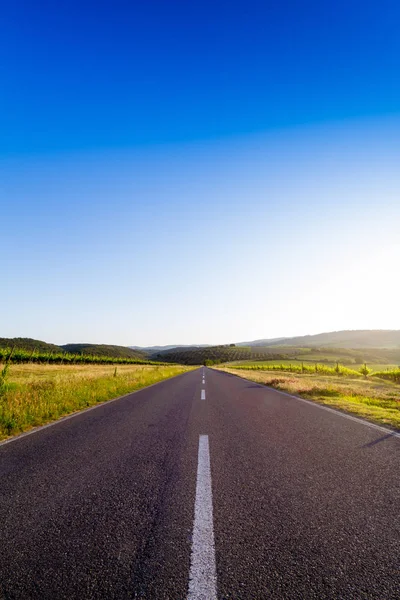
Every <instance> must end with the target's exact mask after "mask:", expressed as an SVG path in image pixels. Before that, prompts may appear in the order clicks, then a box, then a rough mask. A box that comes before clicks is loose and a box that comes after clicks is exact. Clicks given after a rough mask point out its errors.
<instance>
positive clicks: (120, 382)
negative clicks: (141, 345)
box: [0, 364, 190, 440]
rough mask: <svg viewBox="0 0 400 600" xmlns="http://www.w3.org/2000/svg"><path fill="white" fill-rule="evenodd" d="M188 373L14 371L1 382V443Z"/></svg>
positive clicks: (28, 367)
mask: <svg viewBox="0 0 400 600" xmlns="http://www.w3.org/2000/svg"><path fill="white" fill-rule="evenodd" d="M188 370H190V369H189V368H188V367H184V366H178V365H168V366H155V365H140V366H139V365H118V366H117V367H115V366H107V365H75V366H73V365H63V366H60V365H41V364H20V365H11V366H10V367H9V371H8V373H7V374H6V376H5V377H4V378H3V379H2V378H1V376H0V440H1V439H5V438H7V437H8V436H11V435H16V434H18V433H21V432H22V431H26V430H28V429H30V428H32V427H35V426H37V425H43V424H44V423H48V422H50V421H54V420H56V419H58V418H60V417H62V416H64V415H67V414H69V413H72V412H76V411H79V410H82V409H84V408H87V407H88V406H92V405H94V404H98V403H99V402H104V401H106V400H110V399H111V398H116V397H118V396H122V395H123V394H127V393H128V392H132V391H134V390H138V389H140V388H142V387H145V386H147V385H150V384H152V383H156V382H158V381H161V380H163V379H167V378H169V377H173V376H174V375H179V374H180V373H184V372H185V371H188Z"/></svg>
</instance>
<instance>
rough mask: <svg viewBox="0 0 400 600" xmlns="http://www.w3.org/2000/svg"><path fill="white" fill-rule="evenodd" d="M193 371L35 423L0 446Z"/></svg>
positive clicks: (2, 441) (0, 444)
mask: <svg viewBox="0 0 400 600" xmlns="http://www.w3.org/2000/svg"><path fill="white" fill-rule="evenodd" d="M199 368H200V367H199ZM193 371H196V369H193V370H191V371H186V372H185V373H179V375H173V376H172V377H166V378H165V379H162V380H161V381H156V382H155V383H151V384H150V385H145V386H144V387H142V388H140V389H138V390H133V392H128V393H127V394H124V395H123V396H117V398H110V399H109V400H104V401H103V402H99V403H98V404H95V405H94V406H88V407H87V408H82V409H81V410H77V411H75V412H72V413H70V414H69V415H65V416H64V417H60V418H59V419H55V420H54V421H51V422H50V423H46V424H45V425H37V426H36V427H32V429H29V430H28V431H23V432H22V433H17V434H16V435H13V436H12V437H9V438H6V439H5V440H1V441H0V447H1V446H5V445H6V444H11V442H16V441H17V440H20V439H21V438H24V437H27V436H28V435H32V434H34V433H38V432H39V431H42V430H43V429H48V428H49V427H53V426H54V425H58V424H59V423H62V422H63V421H68V419H73V418H74V417H78V416H79V415H83V414H84V413H88V412H90V411H91V410H95V409H96V408H100V406H104V405H105V404H111V403H112V402H116V401H117V400H122V399H123V398H127V397H128V396H132V395H133V394H138V393H139V392H143V390H148V389H150V388H152V387H154V386H156V385H159V384H160V383H164V382H165V381H171V379H176V378H177V377H182V376H183V375H187V374H188V373H192V372H193Z"/></svg>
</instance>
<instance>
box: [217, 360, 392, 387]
mask: <svg viewBox="0 0 400 600" xmlns="http://www.w3.org/2000/svg"><path fill="white" fill-rule="evenodd" d="M225 366H227V367H232V368H235V369H242V370H249V371H286V372H289V373H302V374H304V373H308V374H314V373H316V374H318V373H319V374H321V375H333V376H337V375H342V376H343V375H345V376H348V377H363V376H369V377H381V378H382V379H389V380H391V381H395V382H396V381H399V382H400V368H399V367H398V366H396V365H387V364H382V363H378V364H368V365H367V364H366V363H364V364H352V365H351V366H350V367H348V366H345V365H343V364H341V363H339V362H330V363H319V362H316V361H310V360H304V361H292V362H282V361H280V360H268V361H255V362H253V361H245V362H243V361H236V362H229V363H226V365H225Z"/></svg>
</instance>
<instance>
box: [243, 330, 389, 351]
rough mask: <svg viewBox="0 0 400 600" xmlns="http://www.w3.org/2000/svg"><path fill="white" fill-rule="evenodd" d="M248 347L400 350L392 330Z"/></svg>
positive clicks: (256, 343) (334, 333)
mask: <svg viewBox="0 0 400 600" xmlns="http://www.w3.org/2000/svg"><path fill="white" fill-rule="evenodd" d="M247 345H248V346H303V347H309V346H313V347H314V346H318V347H321V346H323V347H324V348H327V347H329V346H331V347H334V348H388V349H389V348H393V349H395V348H400V331H399V330H394V329H365V330H344V331H331V332H327V333H318V334H317V335H303V336H298V337H291V338H280V339H271V340H268V339H266V340H255V341H254V342H247Z"/></svg>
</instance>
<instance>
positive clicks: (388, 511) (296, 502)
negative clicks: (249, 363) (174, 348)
mask: <svg viewBox="0 0 400 600" xmlns="http://www.w3.org/2000/svg"><path fill="white" fill-rule="evenodd" d="M399 459H400V438H399V437H396V436H395V435H391V434H390V432H388V433H386V432H385V431H384V430H382V429H379V428H374V427H373V426H370V425H368V424H365V423H364V422H362V421H359V420H351V419H348V418H346V417H344V416H342V415H340V414H336V413H334V412H329V411H327V410H324V409H323V408H321V407H319V406H316V405H314V404H311V403H308V402H304V401H301V400H299V399H295V398H293V397H289V396H288V395H285V394H281V393H279V392H277V391H274V390H271V389H268V388H266V387H263V386H260V385H258V384H255V383H252V382H249V381H246V380H243V379H240V378H238V377H235V376H233V375H229V374H226V373H222V372H217V371H213V370H211V369H198V370H195V371H192V372H189V373H187V374H184V375H180V376H178V377H176V378H174V379H170V380H167V381H164V382H161V383H159V384H157V385H155V386H152V387H151V388H148V389H144V390H141V391H140V392H136V393H134V394H131V395H129V396H127V397H124V398H122V399H119V400H116V401H114V402H111V403H109V404H104V405H101V406H98V407H96V408H95V409H92V410H89V411H87V412H84V413H80V414H79V415H77V416H74V417H73V418H69V419H66V420H64V421H61V422H59V423H57V424H55V425H53V426H50V427H47V428H44V429H40V430H37V431H36V432H34V433H32V434H31V435H28V436H25V437H20V438H18V439H16V440H13V441H12V442H11V443H7V444H4V445H1V446H0V598H4V599H7V600H8V599H26V598H35V599H40V600H44V599H49V600H58V599H68V600H71V599H79V600H83V599H86V598H88V599H103V598H104V599H118V600H122V599H125V598H147V599H156V600H158V599H164V598H168V599H171V600H180V599H182V600H184V599H189V600H201V599H202V600H214V599H218V600H219V599H232V600H233V599H235V600H258V599H260V600H264V599H270V598H279V599H281V598H285V599H286V598H287V599H290V600H294V599H299V600H300V599H301V600H303V599H318V600H322V599H333V598H335V599H347V598H349V599H357V600H360V599H364V598H365V599H377V600H384V599H389V598H390V599H396V600H398V599H399V598H400V572H399V568H400V567H399V565H400V521H399V510H400V485H399Z"/></svg>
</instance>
